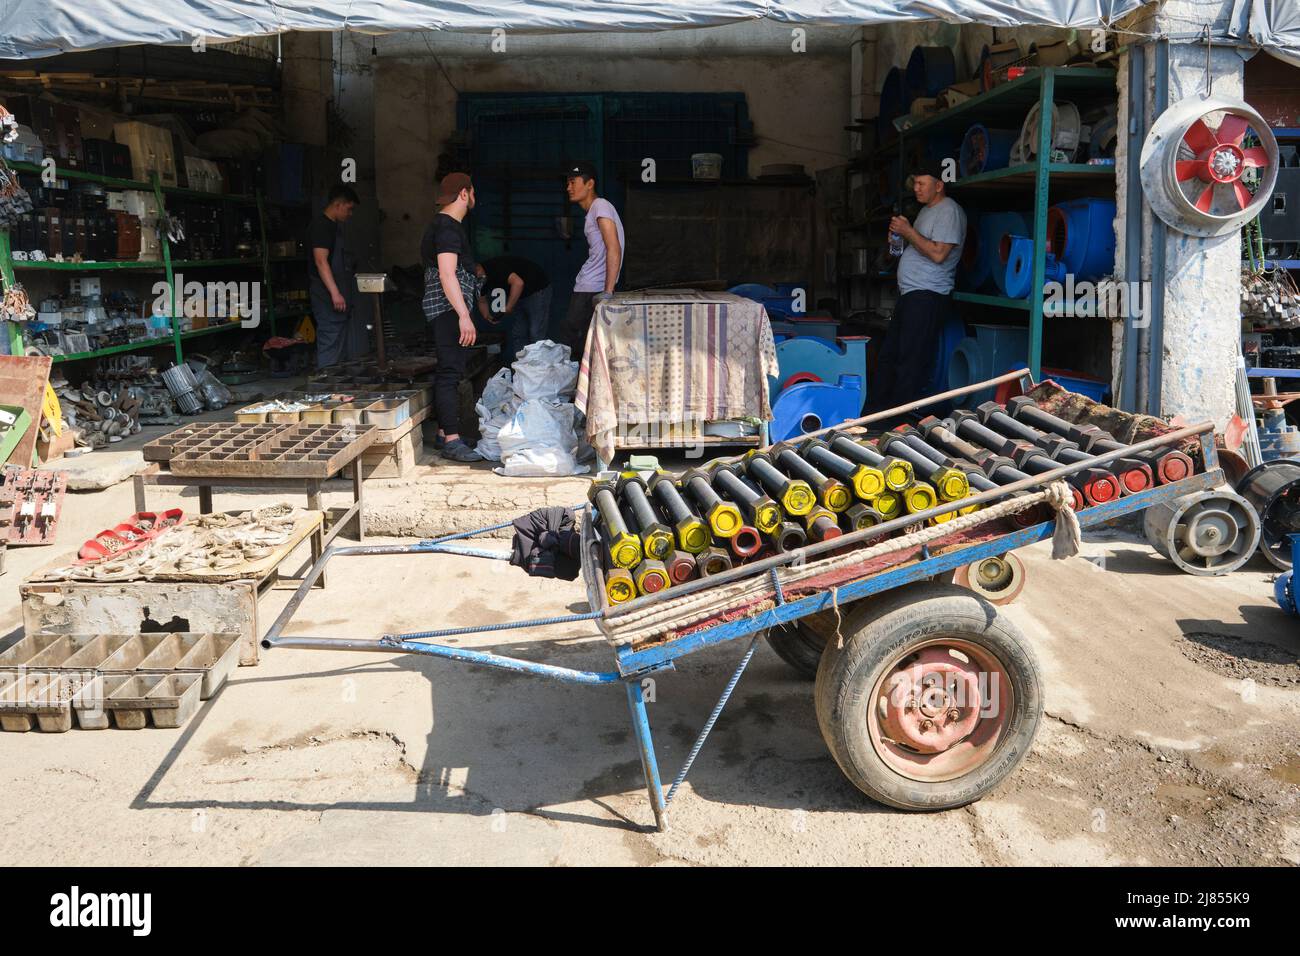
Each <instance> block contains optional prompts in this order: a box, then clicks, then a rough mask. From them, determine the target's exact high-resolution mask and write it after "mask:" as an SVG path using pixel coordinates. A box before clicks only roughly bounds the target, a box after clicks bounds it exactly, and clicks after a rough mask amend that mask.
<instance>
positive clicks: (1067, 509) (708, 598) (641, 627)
mask: <svg viewBox="0 0 1300 956" xmlns="http://www.w3.org/2000/svg"><path fill="white" fill-rule="evenodd" d="M1073 502H1074V497H1073V493H1072V491H1071V490H1070V486H1069V485H1068V484H1066V483H1065V482H1064V481H1053V482H1052V483H1051V484H1049V485H1046V486H1045V487H1044V488H1043V489H1042V490H1041V491H1035V492H1031V493H1029V494H1025V495H1017V496H1016V497H1014V498H1008V499H1007V500H1005V501H1000V502H997V503H996V504H993V505H990V506H989V507H988V508H985V509H982V510H980V511H975V512H972V513H970V514H966V515H958V516H957V517H955V518H953V519H952V520H951V521H946V522H944V523H942V524H937V525H931V526H929V527H922V528H919V529H917V530H916V531H911V532H908V533H907V534H902V535H899V536H898V537H896V538H891V539H889V540H887V541H882V542H880V543H879V544H875V545H871V546H870V547H866V548H861V549H855V550H853V551H849V552H847V553H841V554H836V555H833V556H831V557H828V558H824V559H822V560H820V561H810V562H807V563H804V564H801V565H797V566H790V567H786V568H783V569H781V570H780V572H779V577H778V580H779V582H780V585H781V587H782V589H788V588H790V587H791V586H793V585H797V584H798V583H800V582H801V581H807V580H810V579H812V578H816V577H819V576H821V575H824V574H826V573H828V572H832V571H837V570H841V569H843V568H848V567H852V566H853V565H856V564H863V563H865V562H867V561H872V560H874V559H876V558H880V557H884V556H888V555H891V554H897V553H900V552H904V551H911V550H914V549H916V548H919V547H921V546H922V545H926V544H929V543H931V542H933V541H936V540H938V539H940V538H947V537H951V536H953V535H956V534H960V533H961V532H964V531H969V530H970V529H972V528H976V527H979V526H980V525H983V524H987V523H988V522H990V521H997V520H999V519H1001V518H1006V517H1009V516H1011V515H1014V514H1018V513H1020V512H1021V511H1025V510H1026V509H1029V508H1032V507H1034V506H1035V505H1038V504H1046V505H1048V506H1049V507H1050V508H1051V509H1052V511H1053V513H1054V516H1055V522H1056V526H1055V528H1054V530H1053V532H1052V557H1053V558H1054V559H1057V560H1059V559H1062V558H1069V557H1073V556H1074V555H1076V554H1078V553H1079V548H1080V545H1081V542H1082V532H1081V530H1080V527H1079V519H1078V517H1077V516H1076V515H1075V513H1074V507H1073ZM771 593H772V583H771V582H770V581H769V580H768V578H767V576H766V575H761V576H759V577H756V578H749V579H744V580H740V581H734V582H731V583H729V584H724V585H721V586H719V587H717V588H711V589H708V590H704V591H700V592H697V593H694V594H689V595H683V596H682V597H681V598H680V599H679V600H677V601H671V600H670V601H667V602H665V603H663V604H657V605H652V606H650V607H647V608H645V609H643V610H640V611H635V612H632V613H628V614H624V615H622V616H620V617H617V618H614V619H612V620H609V619H607V620H606V621H605V625H604V626H605V628H606V630H607V634H608V636H609V638H610V640H612V641H613V642H614V643H615V644H617V645H623V644H627V643H635V642H636V641H639V640H643V639H646V638H651V637H655V636H657V635H662V634H663V633H664V632H665V631H669V630H680V629H682V628H685V627H689V626H690V625H692V624H696V623H699V622H700V621H703V620H708V619H712V618H716V617H718V616H719V615H725V614H727V613H728V612H729V611H733V612H734V611H737V610H740V609H741V608H743V607H744V606H746V605H748V604H751V603H752V602H753V601H754V600H755V599H762V598H764V597H766V596H768V595H769V594H771Z"/></svg>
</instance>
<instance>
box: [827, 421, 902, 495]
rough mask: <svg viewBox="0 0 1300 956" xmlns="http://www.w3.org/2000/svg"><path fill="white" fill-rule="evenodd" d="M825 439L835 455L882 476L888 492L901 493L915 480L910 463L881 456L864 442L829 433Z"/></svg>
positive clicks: (888, 456)
mask: <svg viewBox="0 0 1300 956" xmlns="http://www.w3.org/2000/svg"><path fill="white" fill-rule="evenodd" d="M826 437H827V438H828V439H830V445H831V451H833V452H835V454H837V455H840V456H841V457H844V458H847V459H849V461H852V462H856V463H857V464H859V465H866V466H868V467H870V468H875V469H876V470H877V471H879V472H880V473H881V474H883V475H884V476H885V488H886V489H887V490H889V491H902V490H904V489H905V488H907V487H908V486H909V485H910V484H911V483H912V482H913V481H915V480H916V475H915V473H914V472H913V470H912V463H911V462H910V461H906V460H905V459H902V458H895V457H893V456H890V455H882V454H880V452H878V451H877V450H876V449H875V448H873V447H871V446H870V445H868V444H866V443H865V442H859V441H854V440H853V439H852V438H850V437H849V436H847V435H837V434H835V433H834V432H831V433H830V434H828V435H827V436H826Z"/></svg>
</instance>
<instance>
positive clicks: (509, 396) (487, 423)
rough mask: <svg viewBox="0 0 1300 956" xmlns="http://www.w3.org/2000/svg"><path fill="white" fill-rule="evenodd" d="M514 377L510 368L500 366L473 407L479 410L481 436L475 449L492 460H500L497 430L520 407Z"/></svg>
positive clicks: (477, 411) (499, 429)
mask: <svg viewBox="0 0 1300 956" xmlns="http://www.w3.org/2000/svg"><path fill="white" fill-rule="evenodd" d="M511 378H512V376H511V373H510V369H508V368H503V369H501V371H499V372H497V373H496V374H495V375H493V376H492V377H491V378H490V379H488V383H487V385H486V386H484V388H483V394H482V395H480V396H479V400H478V402H476V403H475V405H474V411H475V412H476V413H477V414H478V430H479V436H480V437H479V442H478V444H477V445H475V446H474V450H475V451H477V452H478V453H479V454H480V455H482V456H483V457H484V458H486V459H488V460H489V461H500V460H501V445H500V443H499V442H498V440H497V439H498V434H499V433H500V431H501V427H502V426H503V425H505V424H506V422H508V421H510V419H511V417H513V415H514V413H515V410H516V409H517V408H518V407H519V398H518V397H517V396H516V395H515V390H514V386H513V385H512V382H511Z"/></svg>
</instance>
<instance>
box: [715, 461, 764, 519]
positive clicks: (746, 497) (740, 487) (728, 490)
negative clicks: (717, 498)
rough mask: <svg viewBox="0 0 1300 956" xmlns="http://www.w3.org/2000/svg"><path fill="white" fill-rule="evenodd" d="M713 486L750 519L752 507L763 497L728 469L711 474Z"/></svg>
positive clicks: (717, 470) (721, 469)
mask: <svg viewBox="0 0 1300 956" xmlns="http://www.w3.org/2000/svg"><path fill="white" fill-rule="evenodd" d="M713 484H714V485H715V486H716V487H717V489H718V490H719V491H721V492H722V493H723V494H725V495H726V496H727V497H728V498H730V499H731V500H732V501H734V502H735V503H736V504H738V505H740V507H741V508H742V509H743V510H744V511H745V512H746V516H747V517H752V514H751V513H752V512H753V510H754V505H756V504H757V503H758V502H759V500H760V499H761V498H763V497H764V495H763V494H762V493H761V492H759V490H758V489H757V488H755V487H754V486H753V485H752V484H749V483H747V482H745V481H743V480H742V479H741V477H740V476H739V475H738V474H736V473H735V472H734V471H732V470H731V469H730V468H718V469H716V470H715V471H714V472H713Z"/></svg>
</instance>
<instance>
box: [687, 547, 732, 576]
mask: <svg viewBox="0 0 1300 956" xmlns="http://www.w3.org/2000/svg"><path fill="white" fill-rule="evenodd" d="M695 564H696V567H697V568H699V572H700V577H702V578H707V577H708V576H709V575H711V574H721V573H722V572H723V571H730V570H731V555H729V554H728V553H727V552H726V551H724V550H723V549H722V548H708V549H707V550H705V551H702V552H701V553H700V554H699V555H697V556H696V558H695Z"/></svg>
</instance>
